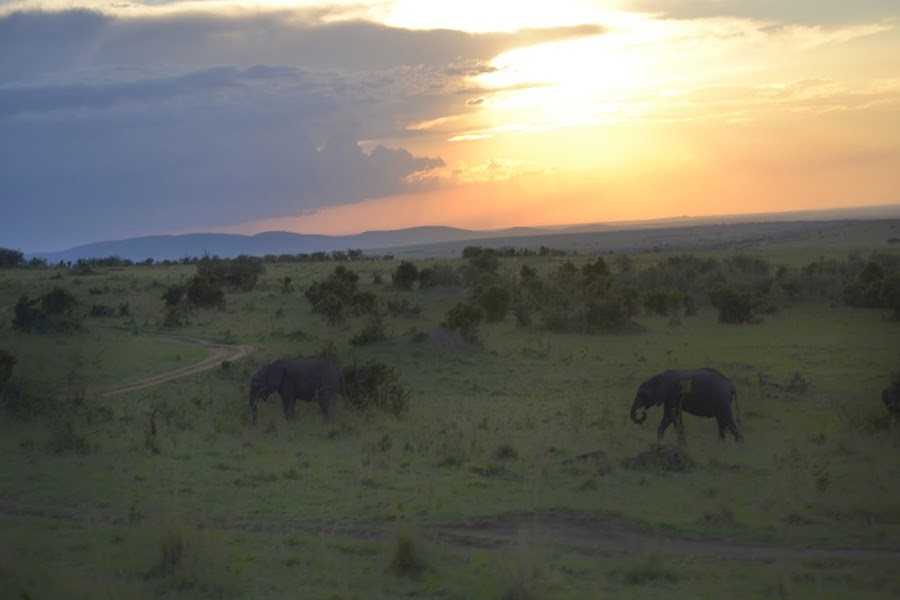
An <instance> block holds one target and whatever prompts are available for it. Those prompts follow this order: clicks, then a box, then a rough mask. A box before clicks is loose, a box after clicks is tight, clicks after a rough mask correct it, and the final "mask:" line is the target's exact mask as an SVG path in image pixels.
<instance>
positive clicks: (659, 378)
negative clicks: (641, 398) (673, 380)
mask: <svg viewBox="0 0 900 600" xmlns="http://www.w3.org/2000/svg"><path fill="white" fill-rule="evenodd" d="M648 383H649V384H650V385H649V386H648V387H649V388H650V397H651V398H653V404H654V405H655V406H662V405H663V403H665V401H666V397H667V396H668V395H669V390H668V389H667V387H668V382H667V381H666V378H665V377H664V376H663V375H654V376H653V377H651V378H650V381H649V382H648Z"/></svg>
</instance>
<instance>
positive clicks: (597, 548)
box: [0, 496, 900, 561]
mask: <svg viewBox="0 0 900 600" xmlns="http://www.w3.org/2000/svg"><path fill="white" fill-rule="evenodd" d="M2 518H14V519H15V518H32V519H42V520H49V521H62V522H69V523H90V524H96V523H98V522H103V523H107V524H111V525H127V524H128V521H127V519H126V517H125V516H123V515H121V514H115V515H114V514H112V512H111V511H110V510H109V508H108V507H103V508H101V507H98V506H79V505H59V506H55V507H51V506H35V505H34V504H33V503H30V502H24V501H18V502H17V501H15V500H14V499H13V498H10V497H5V498H4V497H3V496H0V519H2ZM147 518H149V519H152V518H153V515H147ZM188 520H191V519H188ZM196 524H197V525H198V526H200V527H204V526H205V524H204V519H203V518H202V517H200V518H198V519H197V520H196ZM209 526H210V527H211V528H213V529H217V530H226V531H243V532H250V533H274V534H301V535H308V536H314V537H318V538H323V539H331V540H349V541H383V540H385V539H387V537H388V535H389V532H390V531H391V529H392V524H391V523H389V522H374V523H348V522H327V521H310V520H299V521H298V520H291V519H280V518H279V519H272V518H264V517H263V518H260V517H249V518H240V517H238V518H232V519H226V520H224V521H219V520H217V521H216V523H215V524H214V525H209ZM417 528H418V529H419V530H420V531H421V532H422V533H423V535H424V536H425V537H426V538H427V539H429V540H430V541H431V542H432V543H434V544H436V545H438V546H446V547H452V548H462V549H466V548H470V549H474V548H477V549H484V550H496V549H504V548H512V547H515V546H516V545H519V544H523V543H524V544H530V543H536V544H539V545H549V546H553V547H555V548H556V549H557V550H558V551H560V552H563V553H565V554H571V555H577V556H600V555H621V554H631V553H646V552H654V553H659V554H677V555H679V556H692V557H708V558H722V559H731V560H757V559H776V558H787V559H809V558H843V559H862V560H891V561H897V560H900V549H895V550H891V549H878V548H839V547H831V548H828V547H821V546H817V547H806V546H792V545H787V544H779V543H751V542H741V541H734V540H726V539H709V538H704V539H701V538H691V537H687V536H678V535H675V534H672V533H661V532H658V531H654V530H652V529H650V528H647V527H643V526H641V525H638V524H636V523H633V522H630V521H627V520H625V519H621V518H618V517H614V516H609V515H587V514H579V513H574V512H566V511H544V512H534V513H513V514H507V515H501V516H496V517H485V518H481V519H473V520H470V521H465V522H444V523H424V524H419V525H417Z"/></svg>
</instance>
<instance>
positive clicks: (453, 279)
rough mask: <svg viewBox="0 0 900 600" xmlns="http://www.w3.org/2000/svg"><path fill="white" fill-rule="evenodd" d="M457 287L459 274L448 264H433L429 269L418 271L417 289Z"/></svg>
mask: <svg viewBox="0 0 900 600" xmlns="http://www.w3.org/2000/svg"><path fill="white" fill-rule="evenodd" d="M457 285H459V274H458V273H457V272H456V270H455V269H454V268H453V267H452V266H451V265H449V264H448V263H444V262H439V263H435V264H434V265H433V266H432V267H431V268H425V269H421V270H420V271H419V287H420V288H423V289H427V288H433V287H438V286H446V287H453V286H457Z"/></svg>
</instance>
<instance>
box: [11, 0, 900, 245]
mask: <svg viewBox="0 0 900 600" xmlns="http://www.w3.org/2000/svg"><path fill="white" fill-rule="evenodd" d="M854 6H855V5H854ZM766 7H767V8H766ZM766 7H762V6H760V5H759V3H751V2H746V3H742V2H737V1H734V2H716V3H697V2H677V1H676V2H660V1H655V0H618V1H614V2H593V1H587V0H584V1H577V0H560V1H559V2H554V3H552V5H548V4H547V3H538V2H505V1H504V2H475V1H472V2H469V1H468V0H467V1H464V2H456V3H452V4H445V3H437V2H423V1H413V0H410V1H396V2H382V1H378V0H368V1H364V2H351V1H347V2H329V3H324V4H323V3H319V2H290V1H283V2H278V1H273V2H264V3H262V2H259V3H248V2H244V1H234V0H213V1H210V2H179V1H176V0H172V1H163V2H153V3H146V4H142V3H136V4H127V5H125V4H121V5H111V4H108V3H100V2H95V1H94V0H82V1H81V2H77V1H76V2H75V3H71V2H66V3H59V2H55V1H54V0H48V1H39V0H38V1H34V0H15V1H13V2H6V3H4V4H0V31H2V32H4V33H3V35H2V36H0V135H2V137H3V139H4V140H5V141H6V142H7V143H5V144H4V145H3V147H2V149H0V160H2V163H3V164H6V165H15V168H14V169H11V170H8V171H6V172H5V174H4V177H3V178H2V179H0V195H2V196H3V197H4V198H12V197H15V198H19V199H20V204H19V205H18V208H17V212H16V213H15V214H13V215H12V216H11V218H9V219H6V220H4V222H3V224H2V226H0V227H2V231H0V233H2V235H3V236H5V237H6V238H7V239H8V240H9V243H12V244H16V245H20V246H23V247H25V248H31V249H35V250H36V249H47V248H56V247H62V246H66V245H71V244H75V243H84V242H88V241H95V240H97V239H108V238H121V237H129V236H136V235H146V234H153V233H167V232H179V231H235V232H243V233H254V232H258V231H263V230H266V229H286V230H292V231H302V232H310V233H339V232H340V233H347V232H359V231H362V230H365V229H368V228H370V227H374V226H377V227H379V228H396V227H411V226H416V225H432V224H442V225H455V226H465V227H479V226H485V227H504V226H516V225H552V224H560V223H572V222H581V221H591V222H603V221H610V220H622V219H638V218H662V217H666V216H670V215H672V214H733V213H756V212H763V211H773V210H800V209H817V208H832V207H842V206H866V205H883V204H897V203H898V202H900V178H898V177H897V175H896V172H897V169H896V165H897V164H900V143H898V141H897V136H896V134H895V132H896V131H897V130H898V129H900V78H898V77H897V73H900V41H898V40H900V37H898V36H897V27H898V26H900V25H898V20H897V14H896V10H895V7H894V6H893V3H891V2H886V1H879V0H870V1H866V2H864V3H861V4H860V7H863V8H860V9H859V10H858V11H854V10H853V8H852V7H851V5H849V4H844V3H841V4H840V6H838V4H837V3H829V4H827V5H823V4H822V3H819V2H812V1H811V0H804V1H801V2H795V3H789V5H788V3H785V5H784V7H782V8H777V7H776V6H775V5H774V4H771V3H766ZM66 32H68V33H66ZM48 40H53V41H52V43H51V42H48ZM13 57H16V58H13ZM86 131H90V132H91V133H90V139H91V143H90V144H89V145H83V144H79V143H76V142H74V141H73V140H79V139H82V136H83V135H84V134H83V132H86ZM48 173H52V174H54V176H53V177H48V176H47V174H48ZM161 173H165V174H166V175H165V176H164V177H162V176H160V174H161ZM725 199H727V201H725ZM81 207H90V209H91V210H92V211H96V212H97V213H98V214H102V215H104V216H103V218H98V219H97V220H96V221H95V222H92V223H90V224H88V225H85V228H84V229H80V230H78V231H73V230H71V229H70V228H69V227H68V226H67V225H68V223H70V222H71V221H72V220H73V219H74V218H76V215H77V214H78V213H79V211H80V210H82V208H81ZM151 207H152V208H151ZM48 214H50V215H55V217H54V218H53V219H47V218H46V215H48ZM57 217H58V219H57ZM376 221H377V223H376Z"/></svg>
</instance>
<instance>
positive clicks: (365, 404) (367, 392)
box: [343, 360, 409, 416]
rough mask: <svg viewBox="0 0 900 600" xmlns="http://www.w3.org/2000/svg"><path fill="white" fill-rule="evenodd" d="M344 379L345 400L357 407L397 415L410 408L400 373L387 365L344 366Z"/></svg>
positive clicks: (371, 361)
mask: <svg viewBox="0 0 900 600" xmlns="http://www.w3.org/2000/svg"><path fill="white" fill-rule="evenodd" d="M343 376H344V397H345V398H346V399H347V403H348V404H349V405H350V406H352V407H354V408H357V409H368V408H376V409H378V410H381V411H384V412H387V413H390V414H392V415H395V416H400V415H402V414H403V413H404V412H406V410H407V409H408V408H409V392H408V391H407V390H406V388H405V387H404V386H403V385H402V384H401V383H400V374H399V373H398V372H397V369H396V368H394V367H392V366H390V365H388V364H386V363H384V362H381V361H375V360H370V361H369V362H367V363H366V364H364V365H362V366H356V365H352V366H348V367H344V369H343Z"/></svg>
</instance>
